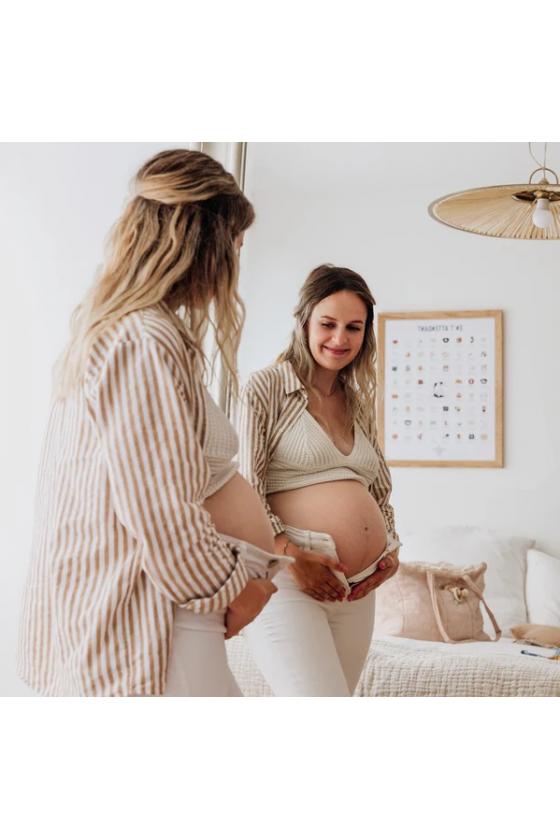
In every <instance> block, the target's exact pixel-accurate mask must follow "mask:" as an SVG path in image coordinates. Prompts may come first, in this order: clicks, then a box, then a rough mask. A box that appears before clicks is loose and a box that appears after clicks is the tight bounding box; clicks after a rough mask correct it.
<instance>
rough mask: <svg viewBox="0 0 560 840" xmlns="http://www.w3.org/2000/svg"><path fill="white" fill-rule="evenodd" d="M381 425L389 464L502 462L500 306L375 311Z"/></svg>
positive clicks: (493, 464) (494, 464)
mask: <svg viewBox="0 0 560 840" xmlns="http://www.w3.org/2000/svg"><path fill="white" fill-rule="evenodd" d="M378 334H379V386H380V387H379V395H380V397H379V401H378V427H379V430H380V439H381V441H382V445H383V448H384V454H385V458H386V460H387V462H388V463H389V464H390V465H393V466H477V467H478V466H480V467H501V466H503V452H502V449H503V416H502V411H503V400H502V312H501V311H500V310H492V311H481V312H476V311H475V312H471V311H469V312H430V313H413V312H400V313H399V312H397V313H385V314H381V315H379V319H378Z"/></svg>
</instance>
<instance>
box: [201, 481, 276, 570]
mask: <svg viewBox="0 0 560 840" xmlns="http://www.w3.org/2000/svg"><path fill="white" fill-rule="evenodd" d="M204 507H205V508H206V510H207V511H208V513H209V514H210V516H211V517H212V520H213V522H214V525H215V526H216V528H217V530H218V531H219V532H220V533H222V534H228V535H229V536H231V537H236V538H237V539H238V540H245V541H246V542H249V543H252V544H253V545H256V546H258V547H259V548H261V549H262V550H263V551H268V552H270V553H271V554H273V553H274V533H273V531H272V526H271V524H270V521H269V519H268V516H267V515H266V511H265V509H264V506H263V504H262V502H261V500H260V499H259V496H258V494H257V493H256V491H255V490H253V488H252V487H251V485H250V484H248V482H247V481H245V479H244V478H243V477H242V476H241V475H240V474H239V473H235V475H234V476H232V478H230V480H229V481H228V482H227V483H226V484H224V486H223V487H221V488H220V489H219V490H218V491H217V492H216V493H213V494H212V496H208V498H207V499H205V501H204Z"/></svg>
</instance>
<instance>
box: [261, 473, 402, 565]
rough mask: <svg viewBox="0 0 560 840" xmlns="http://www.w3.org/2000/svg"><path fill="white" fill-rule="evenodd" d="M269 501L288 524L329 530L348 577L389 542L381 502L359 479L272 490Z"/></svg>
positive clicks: (366, 563)
mask: <svg viewBox="0 0 560 840" xmlns="http://www.w3.org/2000/svg"><path fill="white" fill-rule="evenodd" d="M268 503H269V505H270V507H271V508H272V510H273V512H274V513H275V514H276V515H277V516H279V517H280V519H281V520H282V521H283V522H285V523H286V525H291V526H292V527H294V528H303V529H305V530H308V531H319V532H321V533H327V534H330V535H331V537H333V539H334V541H335V543H336V550H337V554H338V557H339V559H340V560H341V562H342V563H344V564H345V565H346V566H347V568H348V571H347V576H348V577H350V576H351V575H355V574H356V573H357V572H361V570H362V569H365V568H366V566H369V564H370V563H373V561H374V560H376V559H377V558H378V557H379V555H380V554H381V552H382V551H383V549H384V548H385V546H386V544H387V530H386V527H385V522H384V520H383V516H382V515H381V511H380V510H379V506H378V505H377V503H376V501H375V499H373V498H372V496H370V494H369V493H368V491H367V490H366V488H365V487H364V486H363V484H360V482H359V481H327V482H325V483H324V484H312V485H310V486H309V487H301V488H298V489H297V490H286V491H284V492H281V493H273V494H271V495H270V496H269V497H268Z"/></svg>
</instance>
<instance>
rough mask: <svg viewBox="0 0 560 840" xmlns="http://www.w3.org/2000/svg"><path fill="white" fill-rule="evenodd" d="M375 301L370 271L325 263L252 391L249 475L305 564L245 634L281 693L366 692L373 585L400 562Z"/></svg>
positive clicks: (276, 526) (244, 466) (243, 432)
mask: <svg viewBox="0 0 560 840" xmlns="http://www.w3.org/2000/svg"><path fill="white" fill-rule="evenodd" d="M373 306H374V300H373V297H372V295H371V292H370V291H369V289H368V287H367V284H366V283H365V281H364V280H363V279H362V278H361V277H360V276H359V275H358V274H356V273H355V272H353V271H351V270H349V269H347V268H337V267H334V266H332V265H322V266H319V267H318V268H316V269H315V270H314V271H313V272H312V273H311V274H310V275H309V277H308V278H307V280H306V282H305V284H304V286H303V288H302V290H301V295H300V301H299V303H298V306H297V308H296V310H295V319H296V325H295V329H294V332H293V334H292V339H291V343H290V345H289V347H288V349H287V350H286V351H285V352H284V353H282V355H281V356H280V357H279V360H278V362H277V363H276V364H275V365H272V366H270V367H268V368H265V369H263V370H260V371H258V372H257V373H255V374H253V375H252V376H251V378H250V379H249V382H248V383H247V385H246V387H245V388H244V389H243V393H242V397H241V405H240V412H239V427H240V443H241V470H242V472H243V474H244V475H245V476H246V478H247V480H248V481H249V483H250V484H251V485H252V486H253V487H254V488H255V490H257V492H258V493H259V495H260V497H261V499H262V500H263V503H264V504H265V506H266V509H267V512H268V515H269V518H270V522H271V525H272V528H273V530H274V534H275V544H276V550H277V551H278V552H279V553H283V554H284V555H287V556H289V557H292V558H293V559H294V563H293V565H291V566H290V567H289V568H288V569H286V570H283V571H282V572H281V573H280V574H279V575H278V577H277V578H276V580H275V582H276V584H277V586H278V592H277V594H276V595H275V596H274V598H273V599H271V601H270V602H269V604H268V605H267V606H266V607H265V609H264V610H263V611H262V612H261V614H260V615H259V616H258V618H257V619H256V620H255V621H254V622H253V623H252V624H251V625H250V626H249V627H247V628H246V629H245V631H244V635H245V637H246V639H247V641H248V643H249V645H250V648H251V650H252V653H253V655H254V657H255V660H256V662H257V664H258V665H259V667H260V669H261V671H262V673H263V675H264V676H265V678H266V679H267V681H268V682H269V684H270V686H271V688H272V690H273V692H274V693H275V694H276V695H282V696H317V695H323V696H347V695H351V694H352V693H353V691H354V689H355V687H356V685H357V682H358V679H359V677H360V673H361V670H362V667H363V663H364V660H365V657H366V655H367V651H368V649H369V645H370V641H371V636H372V632H373V621H374V610H375V592H374V590H375V588H376V587H377V586H379V585H380V584H382V583H383V582H384V581H385V580H387V579H388V578H389V577H390V576H391V575H393V574H394V573H395V572H396V570H397V567H398V546H399V545H400V543H399V542H398V537H397V534H396V532H395V525H394V514H393V509H392V507H391V505H390V504H389V496H390V492H391V480H390V476H389V472H388V469H387V466H386V464H385V461H384V458H383V455H382V453H381V450H380V448H379V445H378V443H377V439H376V434H375V367H374V365H375V355H376V345H375V335H374V330H373ZM333 560H334V561H335V563H334V564H333Z"/></svg>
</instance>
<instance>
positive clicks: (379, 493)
mask: <svg viewBox="0 0 560 840" xmlns="http://www.w3.org/2000/svg"><path fill="white" fill-rule="evenodd" d="M307 401H308V397H307V391H306V389H305V386H304V385H303V383H302V382H301V381H300V380H299V379H298V377H297V376H296V373H295V371H294V369H293V367H292V365H291V364H290V362H281V363H280V364H275V365H270V366H269V367H266V368H264V369H263V370H259V371H257V373H254V374H253V375H252V376H251V377H250V378H249V381H248V382H247V384H246V385H245V387H244V388H243V390H242V392H241V396H240V401H239V410H238V432H239V471H240V472H241V474H242V475H243V476H244V477H245V478H246V479H247V481H248V482H249V483H250V484H251V485H252V486H253V487H254V488H255V490H256V491H257V493H258V494H259V496H260V497H261V500H262V502H263V504H264V505H265V507H266V511H267V513H268V517H269V519H270V522H271V525H272V528H273V530H274V533H275V534H281V533H282V532H283V531H284V530H285V528H286V526H285V525H284V523H283V522H282V520H281V519H280V518H279V517H278V516H276V515H275V514H274V513H273V512H272V509H271V507H270V505H269V504H268V502H267V499H266V494H267V475H268V472H269V468H270V464H271V462H272V459H273V456H274V453H275V452H276V449H277V447H278V444H279V442H280V439H281V438H282V436H283V435H284V434H285V432H286V431H287V430H288V429H289V428H290V427H291V426H292V425H293V424H294V423H295V422H296V420H297V419H298V418H299V417H300V416H301V414H302V413H303V412H304V411H305V410H306V408H307ZM361 428H362V431H363V432H364V434H365V435H366V437H367V439H368V441H369V442H370V443H371V444H372V446H373V448H374V450H375V454H376V455H377V459H378V462H379V469H375V470H374V471H373V473H372V477H371V481H370V483H369V484H368V487H367V489H368V492H369V493H370V494H371V495H372V496H373V498H374V499H375V501H376V502H377V504H378V505H379V509H380V511H381V513H382V515H383V519H384V521H385V526H386V528H387V533H388V534H389V535H390V536H391V537H394V538H395V539H398V535H397V533H396V531H395V515H394V511H393V508H392V506H391V505H390V504H389V497H390V495H391V489H392V484H391V476H390V473H389V470H388V468H387V464H386V463H385V458H384V457H383V453H382V452H381V449H380V447H379V444H378V441H377V434H376V427H375V417H373V416H372V418H371V422H370V423H369V424H368V425H367V427H366V426H362V427H361Z"/></svg>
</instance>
